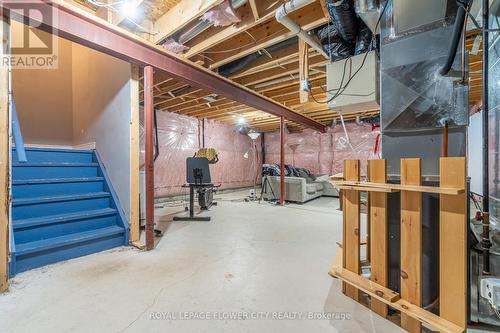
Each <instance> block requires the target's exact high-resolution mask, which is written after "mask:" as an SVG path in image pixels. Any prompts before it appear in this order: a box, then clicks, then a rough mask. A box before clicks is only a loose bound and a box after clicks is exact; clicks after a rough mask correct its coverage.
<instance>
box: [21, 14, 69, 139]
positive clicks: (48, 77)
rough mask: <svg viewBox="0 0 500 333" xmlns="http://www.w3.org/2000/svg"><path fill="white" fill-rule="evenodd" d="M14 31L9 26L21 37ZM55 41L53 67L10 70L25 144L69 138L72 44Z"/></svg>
mask: <svg viewBox="0 0 500 333" xmlns="http://www.w3.org/2000/svg"><path fill="white" fill-rule="evenodd" d="M12 23H13V26H14V25H17V26H19V25H20V23H15V22H12ZM16 31H18V30H17V29H13V33H12V36H13V38H22V35H20V34H19V33H16ZM57 42H58V57H59V67H58V68H57V69H29V70H27V69H13V70H12V92H13V96H14V100H15V102H16V106H17V110H18V114H19V123H20V124H21V130H22V133H23V137H24V142H25V143H26V144H41V145H61V146H65V145H71V144H72V142H73V125H72V124H73V113H72V103H73V99H72V89H71V83H72V56H71V51H72V47H71V43H70V42H68V41H66V40H64V39H62V38H57Z"/></svg>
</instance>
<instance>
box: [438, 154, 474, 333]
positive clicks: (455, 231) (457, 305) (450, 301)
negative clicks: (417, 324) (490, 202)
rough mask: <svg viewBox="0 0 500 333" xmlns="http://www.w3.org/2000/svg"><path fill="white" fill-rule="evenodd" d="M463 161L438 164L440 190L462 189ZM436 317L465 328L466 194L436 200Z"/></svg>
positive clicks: (463, 180) (465, 170)
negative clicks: (437, 258)
mask: <svg viewBox="0 0 500 333" xmlns="http://www.w3.org/2000/svg"><path fill="white" fill-rule="evenodd" d="M466 176H467V167H466V160H465V157H447V158H441V161H440V186H442V187H457V188H466V182H465V179H466ZM439 210H440V212H439V258H440V260H439V308H440V316H441V317H442V318H444V319H446V320H449V321H451V322H452V323H454V324H456V325H458V326H460V327H463V328H464V329H465V328H466V327H467V240H468V238H467V194H466V193H465V192H464V193H462V194H458V195H449V194H441V195H440V197H439Z"/></svg>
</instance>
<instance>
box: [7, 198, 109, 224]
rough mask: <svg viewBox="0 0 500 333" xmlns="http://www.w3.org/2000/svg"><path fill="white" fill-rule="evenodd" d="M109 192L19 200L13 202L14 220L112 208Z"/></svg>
mask: <svg viewBox="0 0 500 333" xmlns="http://www.w3.org/2000/svg"><path fill="white" fill-rule="evenodd" d="M110 196H111V194H110V193H109V192H93V193H84V194H74V195H56V196H47V197H34V198H19V199H14V200H12V218H13V219H14V220H18V219H27V218H32V217H40V216H47V215H55V214H61V212H65V213H74V212H80V211H85V210H95V209H102V208H107V207H110Z"/></svg>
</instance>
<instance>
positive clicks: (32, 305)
mask: <svg viewBox="0 0 500 333" xmlns="http://www.w3.org/2000/svg"><path fill="white" fill-rule="evenodd" d="M245 195H246V192H241V191H240V192H233V193H227V194H223V195H220V196H219V197H220V198H221V201H219V206H217V207H214V208H212V210H211V211H210V212H209V213H208V214H209V215H211V216H212V222H190V223H188V222H175V223H169V222H168V221H170V220H171V216H172V214H173V213H176V212H179V211H183V207H179V206H177V207H166V208H161V209H157V210H156V215H157V220H158V221H159V223H158V226H159V228H160V229H163V230H166V234H165V236H164V237H163V238H161V239H160V241H159V242H158V245H157V248H156V250H155V251H152V252H140V251H138V250H136V249H133V248H119V249H115V250H112V251H107V252H103V253H98V254H95V255H91V256H87V257H84V258H78V259H74V260H70V261H67V262H63V263H59V264H55V265H51V266H47V267H44V268H41V269H36V270H33V271H29V272H26V273H21V274H19V275H18V276H16V277H15V278H14V279H13V280H12V281H11V291H10V292H9V293H6V294H3V295H0V332H9V333H10V332H30V333H31V332H37V333H40V332H166V331H167V330H168V331H170V332H231V333H234V332H259V333H261V332H381V333H391V332H403V330H401V329H400V328H399V327H397V326H396V325H394V324H392V323H391V322H389V321H387V320H384V319H382V318H380V317H378V316H377V315H374V314H372V313H371V312H370V311H369V310H368V309H366V308H365V307H364V306H362V305H360V304H358V303H356V302H354V301H352V300H351V299H349V298H346V297H345V296H344V295H343V294H342V293H341V291H340V282H339V281H338V280H336V279H333V278H331V277H330V276H329V275H328V274H327V271H328V268H329V266H330V263H331V261H332V258H333V256H334V254H335V248H336V247H335V241H337V240H341V238H342V233H341V226H342V222H341V221H342V216H341V212H339V211H338V210H337V209H336V208H337V207H338V200H337V199H333V198H320V199H317V200H314V201H312V202H309V203H307V204H305V205H292V204H291V205H287V206H286V207H275V206H272V205H270V204H268V203H261V204H260V205H259V204H258V203H245V202H241V201H238V200H234V201H233V200H232V199H238V198H243V197H244V196H245ZM204 214H206V213H204ZM185 312H190V313H192V314H188V313H185ZM200 312H210V314H211V315H213V316H215V315H216V314H215V312H218V316H219V317H218V319H217V320H204V319H196V320H186V319H185V318H186V317H187V316H189V315H199V316H201V313H200ZM238 312H239V315H240V316H241V317H244V316H249V318H248V319H245V320H227V319H226V316H229V315H232V316H235V315H237V314H238ZM298 313H302V314H301V316H302V318H300V317H299V316H300V314H298ZM325 313H326V314H328V315H330V316H337V318H336V319H335V318H333V319H332V318H324V317H323V318H319V319H318V318H316V319H308V317H309V316H311V315H315V316H321V315H322V314H325ZM294 315H295V316H297V318H296V319H290V318H289V319H277V318H273V317H279V316H281V317H286V316H288V317H291V316H294ZM266 316H269V317H268V318H266ZM340 316H343V317H344V319H339V318H338V317H340ZM152 317H154V319H152ZM257 317H259V318H260V319H255V318H257Z"/></svg>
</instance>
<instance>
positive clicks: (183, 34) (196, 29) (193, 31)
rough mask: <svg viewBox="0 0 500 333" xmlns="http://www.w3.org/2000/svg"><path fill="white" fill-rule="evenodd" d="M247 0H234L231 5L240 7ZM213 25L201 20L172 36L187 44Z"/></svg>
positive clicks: (235, 7)
mask: <svg viewBox="0 0 500 333" xmlns="http://www.w3.org/2000/svg"><path fill="white" fill-rule="evenodd" d="M247 1H248V0H232V1H231V5H232V6H233V8H234V9H238V8H240V7H241V6H243V5H244V4H245V3H247ZM212 25H213V23H212V22H209V21H204V20H200V21H199V22H198V23H197V24H196V25H195V26H193V27H191V28H189V29H187V30H181V31H180V32H178V33H176V34H175V35H174V36H172V39H174V40H175V41H177V42H178V43H180V44H185V43H187V42H189V41H190V40H191V39H193V38H194V37H196V36H198V35H199V34H201V33H202V32H203V31H205V30H206V29H208V28H210V27H211V26H212Z"/></svg>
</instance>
